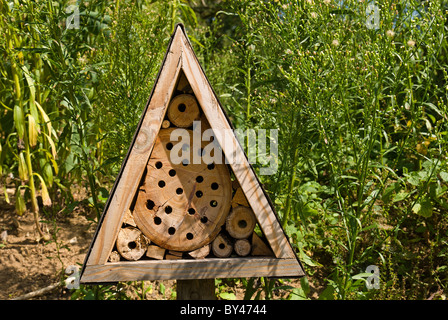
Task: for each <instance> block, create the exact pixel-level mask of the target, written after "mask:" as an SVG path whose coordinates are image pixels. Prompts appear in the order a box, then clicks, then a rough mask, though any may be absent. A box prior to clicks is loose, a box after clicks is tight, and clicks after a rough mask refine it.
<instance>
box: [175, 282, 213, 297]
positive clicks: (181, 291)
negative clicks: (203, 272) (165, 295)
mask: <svg viewBox="0 0 448 320" xmlns="http://www.w3.org/2000/svg"><path fill="white" fill-rule="evenodd" d="M176 292H177V300H216V295H215V279H194V280H177V288H176Z"/></svg>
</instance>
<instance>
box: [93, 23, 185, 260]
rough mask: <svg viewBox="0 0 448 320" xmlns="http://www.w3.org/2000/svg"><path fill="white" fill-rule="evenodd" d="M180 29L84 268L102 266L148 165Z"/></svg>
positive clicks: (176, 60) (176, 68)
mask: <svg viewBox="0 0 448 320" xmlns="http://www.w3.org/2000/svg"><path fill="white" fill-rule="evenodd" d="M182 34H183V33H182V31H181V30H180V27H178V32H176V33H175V35H174V38H173V41H172V46H171V47H170V51H169V53H168V54H167V57H166V60H165V63H164V65H163V66H162V70H163V72H161V73H160V77H159V79H158V81H157V83H156V84H155V87H154V91H153V95H152V99H151V100H150V101H149V105H148V108H147V111H146V113H145V114H144V115H143V120H142V122H141V126H140V128H139V129H138V133H137V135H136V137H135V139H134V141H133V143H132V145H131V146H130V153H129V156H128V158H127V161H125V162H124V163H123V169H122V174H121V175H120V176H119V177H118V180H117V185H116V188H115V190H114V193H113V194H111V198H110V201H109V205H108V207H107V210H106V212H105V213H104V217H103V220H102V222H101V223H100V224H99V226H98V228H99V229H98V231H97V234H96V237H95V239H94V243H93V246H92V249H91V251H90V253H89V257H88V260H87V263H86V264H87V265H96V264H103V263H105V262H106V261H107V258H108V257H109V254H110V252H111V251H112V248H113V245H114V242H115V239H116V237H117V234H118V231H119V229H120V226H121V221H123V218H124V215H125V213H126V211H127V210H128V209H129V207H130V205H131V201H132V199H133V195H134V194H135V192H136V191H137V188H138V185H139V183H140V180H141V177H142V174H143V172H144V169H145V166H146V163H147V162H148V159H149V156H150V154H151V150H152V148H153V145H154V141H155V138H156V136H157V134H158V132H159V130H160V126H161V124H162V120H163V118H164V116H165V112H166V109H167V106H168V103H169V101H170V99H171V95H172V93H173V91H174V87H175V85H176V82H177V78H178V76H179V72H180V67H181V65H180V60H181V46H180V36H181V35H182Z"/></svg>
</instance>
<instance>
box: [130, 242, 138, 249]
mask: <svg viewBox="0 0 448 320" xmlns="http://www.w3.org/2000/svg"><path fill="white" fill-rule="evenodd" d="M128 248H129V249H131V250H132V249H135V248H137V243H135V241H131V242H129V243H128Z"/></svg>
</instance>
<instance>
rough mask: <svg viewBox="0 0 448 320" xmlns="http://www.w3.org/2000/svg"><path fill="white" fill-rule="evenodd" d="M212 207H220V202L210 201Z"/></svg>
mask: <svg viewBox="0 0 448 320" xmlns="http://www.w3.org/2000/svg"><path fill="white" fill-rule="evenodd" d="M210 206H211V207H213V208H214V207H216V206H218V201H216V200H212V201H210Z"/></svg>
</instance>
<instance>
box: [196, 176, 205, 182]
mask: <svg viewBox="0 0 448 320" xmlns="http://www.w3.org/2000/svg"><path fill="white" fill-rule="evenodd" d="M202 181H204V177H203V176H197V177H196V182H197V183H201V182H202Z"/></svg>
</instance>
